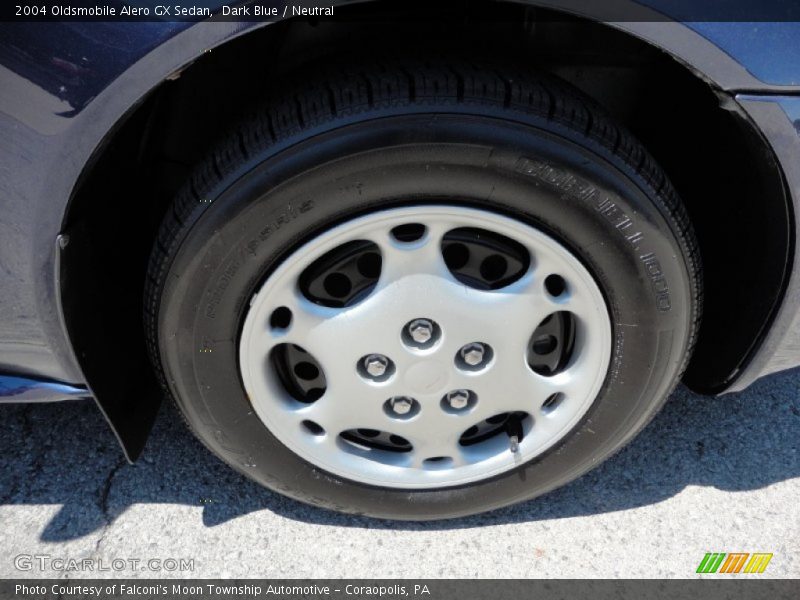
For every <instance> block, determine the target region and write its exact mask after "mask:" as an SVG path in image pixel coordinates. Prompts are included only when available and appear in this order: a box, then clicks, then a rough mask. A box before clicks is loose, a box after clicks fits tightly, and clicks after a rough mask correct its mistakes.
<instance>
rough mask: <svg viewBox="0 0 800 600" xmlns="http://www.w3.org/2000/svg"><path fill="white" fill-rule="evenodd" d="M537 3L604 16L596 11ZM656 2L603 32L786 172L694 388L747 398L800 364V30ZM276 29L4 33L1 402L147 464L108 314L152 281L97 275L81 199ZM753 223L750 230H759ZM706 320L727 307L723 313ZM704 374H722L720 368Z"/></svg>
mask: <svg viewBox="0 0 800 600" xmlns="http://www.w3.org/2000/svg"><path fill="white" fill-rule="evenodd" d="M140 4H146V3H140ZM210 4H216V3H210ZM334 4H336V3H334ZM338 4H343V3H338ZM346 4H353V3H346ZM364 4H367V3H364ZM527 4H529V5H531V6H533V5H542V6H545V7H548V8H550V9H552V8H554V7H555V8H556V9H559V10H563V11H565V14H569V15H573V16H575V15H577V16H578V17H580V18H583V19H587V20H589V21H603V20H607V19H606V16H607V15H604V14H603V13H601V12H600V9H599V8H597V9H595V8H593V5H592V4H591V3H574V2H573V3H570V2H538V1H537V0H532V1H531V2H528V3H527ZM645 4H646V5H647V6H644V5H642V8H643V9H645V10H651V9H653V10H656V11H658V12H659V13H661V14H662V15H666V17H668V18H666V19H665V18H661V19H657V20H656V19H654V20H646V19H644V18H631V19H627V20H620V21H618V22H616V23H615V24H613V25H608V27H611V28H613V29H616V30H617V31H618V32H621V33H622V34H624V35H626V36H630V37H632V38H635V39H636V40H637V43H644V44H646V45H648V46H651V47H653V48H655V49H657V50H659V51H663V52H665V53H666V54H668V55H670V56H672V57H673V58H674V59H675V60H676V61H677V62H678V63H679V64H680V65H681V67H682V68H685V69H686V70H687V71H688V72H689V73H691V75H692V76H693V77H695V78H696V79H697V80H698V81H700V82H702V83H703V85H706V86H708V87H709V88H711V90H713V92H714V94H716V95H717V97H718V99H719V102H720V105H721V106H723V107H724V108H725V109H726V110H729V111H732V112H735V113H736V114H737V115H738V116H739V117H740V118H741V119H742V120H743V121H746V122H747V124H748V127H749V128H750V130H751V131H752V133H753V136H754V139H758V140H760V142H759V143H761V144H763V149H760V150H759V152H762V153H763V154H764V155H765V156H766V155H767V154H768V155H769V156H768V157H767V158H765V160H767V159H768V160H769V161H771V163H772V164H773V165H774V166H775V173H776V174H777V176H776V177H775V181H773V182H772V185H773V186H774V188H775V189H778V188H780V190H781V193H780V194H774V195H773V196H774V197H773V198H772V201H771V204H770V206H771V208H770V210H771V211H773V212H774V213H775V214H777V215H779V218H773V217H772V216H770V217H769V218H770V220H772V221H773V222H774V224H775V230H769V231H766V232H759V233H758V235H763V236H764V238H765V239H764V242H763V243H764V245H765V246H766V245H768V244H770V243H774V249H773V251H771V252H772V254H770V257H771V258H770V265H771V269H770V272H771V273H773V275H771V279H770V282H769V284H765V283H759V281H758V280H757V276H756V274H753V275H752V277H753V278H754V279H751V274H748V273H741V274H740V279H739V281H737V282H736V284H735V285H734V286H733V288H736V286H738V287H739V288H740V289H742V290H747V289H748V288H750V287H751V286H755V285H760V286H763V287H765V289H764V300H763V302H760V303H752V304H748V305H745V304H743V305H742V315H741V317H742V322H745V321H746V322H747V323H748V326H747V327H743V328H742V329H737V325H736V323H737V321H736V320H733V321H731V323H730V329H731V330H732V331H735V332H736V337H735V338H732V340H733V341H730V340H727V339H717V340H714V339H713V337H714V336H713V335H712V334H711V333H709V332H706V333H707V335H708V336H709V339H708V341H707V342H706V346H707V347H708V348H712V349H713V348H714V344H715V343H716V344H717V345H718V346H719V347H720V353H721V355H722V354H725V351H726V350H727V354H725V356H724V358H720V361H721V362H724V365H721V366H719V369H721V370H723V369H724V371H725V373H724V374H723V375H721V376H719V377H716V378H714V380H713V381H703V380H702V377H695V380H696V382H695V383H696V385H694V386H693V387H696V388H697V389H701V390H704V391H709V392H713V393H723V392H730V391H736V390H741V389H743V388H744V387H746V386H747V385H749V384H750V383H752V382H753V381H755V380H756V379H757V378H759V377H762V376H764V375H767V374H769V373H773V372H776V371H779V370H783V369H787V368H791V367H794V366H797V365H800V260H798V258H800V255H799V254H798V252H800V247H799V246H798V243H797V241H798V240H797V231H798V221H797V220H798V218H800V217H799V216H798V215H800V23H798V22H795V21H792V20H790V19H791V18H792V17H793V15H792V14H789V13H785V14H784V13H783V12H781V11H782V10H784V7H783V3H779V2H775V3H772V4H774V5H775V6H771V3H766V5H767V6H766V8H765V7H764V6H763V5H762V7H761V9H762V10H767V9H769V11H772V12H769V11H767V12H766V13H759V14H758V15H755V17H758V16H763V14H766V15H767V16H768V17H770V18H771V19H772V20H770V21H766V20H763V19H761V18H758V19H755V18H754V15H753V14H751V13H750V12H748V11H747V10H745V11H744V12H743V13H742V15H743V16H742V20H739V19H738V17H735V16H734V17H733V18H731V19H727V20H710V19H709V17H710V16H713V15H701V17H703V18H705V19H709V20H706V21H704V22H703V21H697V20H694V21H691V22H688V21H686V18H687V13H686V12H685V11H686V10H689V9H690V8H691V6H690V5H689V4H687V3H674V2H668V1H667V0H663V1H656V0H650V1H649V2H646V3H645ZM734 4H735V3H734ZM359 5H360V4H359ZM279 6H283V5H282V4H280V5H279ZM744 6H745V7H746V6H747V4H746V3H745V4H744ZM790 8H791V7H790ZM636 14H639V13H636ZM648 14H649V13H648ZM734 14H736V13H734ZM672 18H674V19H677V20H675V21H674V20H672ZM751 18H753V19H754V20H747V19H751ZM273 26H275V25H274V24H271V23H267V22H258V21H253V22H232V21H220V22H215V23H203V22H199V23H194V22H189V21H185V22H179V21H142V22H127V23H122V22H77V21H64V22H57V21H53V22H12V21H8V22H4V23H2V24H0V401H11V402H15V401H49V400H65V399H72V398H82V397H92V398H94V399H95V400H96V401H97V402H98V405H99V406H100V408H101V409H102V410H103V411H104V413H105V414H106V416H107V418H108V419H109V421H110V422H111V424H112V426H113V427H114V429H115V431H116V432H117V434H118V436H119V438H120V440H121V442H122V443H123V446H124V447H125V448H126V450H127V453H128V455H129V457H134V456H135V455H136V454H138V452H139V450H140V449H141V446H142V444H143V442H144V439H145V438H146V435H147V431H148V429H149V425H150V423H151V422H152V419H153V416H154V414H155V410H156V408H157V406H158V402H159V398H160V392H159V389H158V386H157V384H156V382H155V380H154V377H153V375H152V372H151V370H150V366H149V364H148V363H147V358H146V353H145V352H144V348H143V346H144V341H143V339H142V338H141V335H140V334H141V331H140V330H139V328H140V327H141V325H140V324H139V323H138V322H136V323H133V322H131V318H130V316H129V315H131V314H134V313H135V310H134V309H131V310H130V311H128V310H127V309H126V310H122V309H120V311H119V319H118V322H115V319H114V318H113V314H114V310H111V309H110V307H111V306H114V305H116V304H119V305H120V306H121V307H122V306H129V305H130V306H134V307H135V306H136V304H137V303H138V302H139V296H137V294H136V290H137V288H140V287H141V282H140V281H139V280H137V281H136V282H135V285H134V284H132V285H131V286H130V287H124V286H123V287H119V286H116V285H112V284H110V285H109V286H108V287H105V286H104V280H105V276H104V275H103V274H99V273H97V272H96V271H93V270H92V269H93V266H92V265H93V264H96V263H95V262H93V261H94V258H93V253H96V252H97V249H96V248H93V247H92V245H91V244H90V243H87V242H86V241H85V240H86V239H87V237H86V231H88V228H89V227H90V226H91V225H90V224H88V222H87V221H86V220H85V219H84V217H85V215H84V214H83V211H84V210H85V209H84V208H83V207H84V206H88V205H84V204H81V203H80V202H78V201H76V197H77V196H78V195H79V193H80V192H81V190H83V188H84V184H85V183H86V182H87V181H88V180H89V179H90V177H91V173H92V171H93V169H94V168H95V167H96V166H97V165H98V164H100V163H101V162H102V161H103V160H104V159H105V157H106V155H107V153H108V152H110V151H111V150H109V149H110V148H112V149H113V145H114V143H115V139H116V136H117V135H118V133H119V132H120V131H121V130H122V128H123V127H124V125H125V124H126V123H128V122H129V120H130V119H131V118H133V116H134V115H135V114H136V111H137V109H138V108H139V107H140V106H142V105H143V103H145V102H147V101H148V100H149V99H151V98H153V97H154V94H156V93H157V91H158V90H159V89H160V88H161V87H162V86H165V85H169V82H171V81H173V80H175V79H176V78H177V77H179V76H180V75H181V73H182V72H183V71H184V70H185V69H187V68H190V65H192V64H193V63H194V62H195V61H197V60H199V59H200V58H201V57H203V56H204V55H206V54H208V53H209V52H211V51H216V50H217V49H221V48H224V47H225V46H226V45H228V44H231V43H233V42H234V41H235V40H237V39H242V38H246V37H248V36H259V35H263V34H264V32H265V31H267V30H269V29H270V28H272V27H273ZM251 60H252V59H251ZM268 83H269V82H266V84H265V85H266V86H267V87H268ZM664 93H665V94H675V95H678V96H679V95H681V93H682V91H681V90H680V89H665V90H664ZM153 126H155V127H163V123H161V124H156V125H153ZM120 176H122V175H120ZM765 193H766V192H765ZM778 195H779V196H780V198H778V197H777V196H778ZM128 201H129V200H126V202H128ZM114 202H115V198H107V199H106V200H105V201H104V204H105V205H106V206H107V208H108V211H109V214H113V213H114V212H115V211H116V208H115V207H114ZM765 205H766V204H765V203H762V201H761V200H760V199H757V198H754V199H753V202H752V204H751V205H750V207H749V208H748V211H753V214H755V213H757V212H758V211H759V210H761V209H762V206H765ZM120 210H122V208H120ZM748 211H744V212H742V214H740V215H739V218H741V219H744V220H747V219H749V218H751V214H749V212H748ZM770 214H772V213H770ZM113 236H114V237H116V238H117V239H118V240H119V243H120V244H122V245H125V244H133V245H135V244H136V243H137V241H136V240H137V237H138V232H137V229H136V228H135V227H131V228H130V229H128V228H125V227H121V228H119V229H117V230H116V231H114V232H113ZM749 243H750V242H749ZM742 251H743V252H747V249H743V250H742ZM731 260H736V257H735V256H731ZM109 277H111V276H110V275H109ZM137 277H139V276H138V274H137V275H136V277H133V276H132V278H133V279H136V278H137ZM114 280H115V281H116V278H114ZM719 296H726V297H725V298H721V297H720V298H719V299H718V300H716V301H717V302H720V303H725V304H727V305H728V306H729V307H730V306H731V305H734V306H733V308H734V309H735V305H736V304H737V302H739V300H738V299H737V297H736V295H735V294H733V295H732V294H731V293H730V292H729V291H728V292H726V293H725V294H720V295H719ZM709 310H710V311H712V312H713V311H715V310H718V308H717V307H716V306H715V305H714V302H713V301H712V302H711V303H710V305H709V304H707V311H709ZM731 312H732V313H733V314H735V312H736V311H735V310H732V311H731ZM95 315H96V318H94V316H95ZM109 315H111V317H109ZM133 320H135V319H133ZM117 328H118V329H117ZM723 329H724V328H723V327H720V330H723ZM731 335H733V334H731ZM706 366H707V368H709V369H712V368H714V367H715V364H714V361H713V360H709V361H708V364H707V365H706Z"/></svg>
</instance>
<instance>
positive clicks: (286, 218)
mask: <svg viewBox="0 0 800 600" xmlns="http://www.w3.org/2000/svg"><path fill="white" fill-rule="evenodd" d="M312 208H314V201H313V200H307V201H305V202H303V203H301V204H299V205H298V206H293V205H291V204H290V205H288V206H287V207H286V209H285V210H284V211H283V212H281V213H280V214H278V216H277V217H275V218H274V219H273V220H272V221H270V222H269V223H268V224H267V225H266V226H265V227H264V228H263V229H262V230H261V231H260V232H259V234H258V238H257V239H255V240H251V241H249V242H248V243H247V244H245V245H244V247H243V249H242V250H241V251H240V252H239V256H237V257H235V258H233V259H231V261H230V262H229V264H228V265H227V266H226V267H225V270H224V271H223V273H222V275H221V276H220V278H219V279H218V280H217V285H216V286H215V287H214V290H213V291H212V292H211V298H210V299H209V301H208V303H207V304H206V310H205V315H206V317H208V318H209V319H213V318H215V317H216V314H217V306H218V305H219V302H220V300H221V299H222V295H223V294H224V293H225V290H226V289H227V288H228V285H229V284H230V281H231V279H233V276H234V275H235V274H236V272H237V271H238V270H239V267H241V266H242V264H243V263H244V261H245V257H244V254H245V252H246V253H247V254H249V255H250V256H255V254H256V249H257V248H258V246H259V244H260V243H261V242H263V241H265V240H266V239H268V238H269V237H270V236H271V235H272V234H273V233H275V232H276V231H278V230H279V229H280V228H281V227H283V226H284V225H286V224H287V223H291V222H292V221H293V220H295V219H296V218H297V217H299V216H300V215H301V214H304V213H307V212H308V211H310V210H311V209H312Z"/></svg>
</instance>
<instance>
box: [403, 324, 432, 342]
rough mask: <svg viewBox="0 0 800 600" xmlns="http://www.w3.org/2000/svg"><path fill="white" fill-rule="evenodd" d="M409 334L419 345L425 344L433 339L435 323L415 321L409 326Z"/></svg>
mask: <svg viewBox="0 0 800 600" xmlns="http://www.w3.org/2000/svg"><path fill="white" fill-rule="evenodd" d="M408 334H409V335H410V336H411V339H412V340H414V341H415V342H417V343H418V344H424V343H425V342H427V341H429V340H430V339H431V338H432V337H433V323H431V322H430V321H429V320H428V319H414V320H413V321H411V323H409V325H408Z"/></svg>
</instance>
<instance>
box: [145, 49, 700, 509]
mask: <svg viewBox="0 0 800 600" xmlns="http://www.w3.org/2000/svg"><path fill="white" fill-rule="evenodd" d="M302 81H303V82H304V83H300V84H296V85H290V86H286V87H284V88H282V89H281V90H279V91H278V92H276V94H275V100H274V101H272V102H268V103H266V105H265V106H264V108H263V110H261V111H260V112H259V114H257V115H255V116H253V117H252V118H250V119H248V120H247V121H246V122H244V123H242V124H241V125H240V126H238V127H237V128H236V129H235V131H233V132H232V134H231V136H230V138H229V139H228V140H227V141H225V142H223V143H221V144H220V145H219V146H218V147H217V148H216V149H215V150H214V151H213V153H211V155H210V157H209V158H208V159H207V160H206V161H205V162H204V163H203V164H201V165H200V166H199V167H198V168H197V170H196V172H195V174H194V176H193V177H192V178H191V181H189V182H188V184H187V185H186V186H185V188H184V189H183V191H182V192H181V193H180V194H179V196H178V197H177V199H176V200H175V203H174V205H173V206H172V208H171V209H170V210H169V211H168V213H167V216H166V218H165V220H164V223H163V225H162V228H161V231H160V233H159V236H158V241H157V243H156V245H155V248H154V249H153V253H152V257H151V262H150V267H149V276H148V282H147V285H146V290H145V306H146V314H145V320H146V328H147V335H148V345H149V351H150V354H151V356H152V359H153V364H154V365H155V368H156V369H157V371H158V373H159V375H160V376H161V379H162V381H163V382H164V385H165V388H166V389H167V390H168V392H169V394H170V395H171V396H172V397H173V398H174V399H175V401H176V402H177V404H178V406H179V407H180V409H181V411H182V413H183V414H184V416H185V418H186V420H187V421H188V423H189V425H190V427H191V428H192V429H193V431H194V432H195V433H196V435H197V436H198V437H199V438H200V439H201V440H202V441H203V442H204V443H205V444H206V445H207V446H208V447H209V448H210V449H211V450H212V451H213V452H215V453H216V454H217V455H218V456H219V457H221V458H222V459H223V460H224V461H226V462H227V463H229V464H230V465H231V466H233V467H234V468H236V469H238V470H239V471H241V472H242V473H245V474H246V475H248V476H249V477H251V478H253V479H254V480H256V481H258V482H260V483H262V484H263V485H266V486H268V487H270V488H272V489H274V490H277V491H279V492H282V493H284V494H287V495H289V496H291V497H293V498H296V499H298V500H301V501H303V502H308V503H310V504H314V505H317V506H321V507H326V508H330V509H335V510H341V511H346V512H351V513H358V514H366V515H372V516H379V517H389V518H397V519H434V518H450V517H457V516H462V515H466V514H472V513H477V512H481V511H486V510H490V509H494V508H498V507H501V506H505V505H508V504H512V503H515V502H519V501H521V500H526V499H529V498H533V497H535V496H537V495H540V494H542V493H544V492H547V491H549V490H552V489H554V488H556V487H559V486H561V485H563V484H565V483H567V482H569V481H571V480H573V479H575V478H576V477H578V476H579V475H581V474H583V473H584V472H586V471H588V470H589V469H591V468H593V467H595V466H597V465H598V464H599V463H600V462H601V461H602V460H604V459H605V458H607V457H608V456H610V455H611V454H612V453H613V452H614V451H616V450H617V449H619V448H620V447H621V446H622V445H624V444H625V443H626V442H628V441H629V440H630V439H631V438H632V437H633V436H634V435H635V434H636V433H637V432H638V431H640V430H641V429H642V427H644V425H645V424H646V423H647V422H648V421H649V420H650V419H651V418H652V416H653V415H654V414H655V412H656V411H657V410H658V409H659V408H660V406H661V405H662V403H663V402H664V401H665V399H666V398H667V396H668V394H669V393H670V391H671V390H672V389H673V388H674V386H675V385H676V382H677V381H678V379H679V377H680V375H681V373H682V371H683V369H684V367H685V365H686V361H687V360H688V358H689V355H690V353H691V349H692V346H693V343H694V339H695V332H696V330H697V325H698V320H699V316H700V305H701V281H700V262H699V258H698V250H697V244H696V241H695V237H694V234H693V232H692V228H691V225H690V223H689V220H688V218H687V215H686V212H685V210H684V208H683V206H682V205H681V203H680V201H679V199H678V198H677V196H676V194H675V192H674V191H673V189H672V187H671V185H670V183H669V181H668V180H667V177H666V176H665V175H664V173H663V172H662V171H661V170H660V169H659V168H658V167H657V165H656V164H655V163H654V161H653V160H652V158H651V157H650V156H649V155H648V153H647V152H646V151H645V150H644V149H643V148H642V146H641V145H640V144H639V143H638V142H637V141H636V140H635V139H633V137H632V136H631V135H630V134H628V133H627V132H625V131H624V130H623V129H622V128H621V127H619V126H617V125H615V124H614V123H613V122H612V121H611V120H610V119H609V118H608V117H607V116H605V115H604V113H603V112H602V110H600V109H599V108H598V107H597V106H595V105H594V104H593V103H592V102H591V101H590V100H589V99H587V98H585V97H584V96H582V95H581V94H580V93H579V92H577V91H576V90H574V89H572V88H570V87H569V86H567V85H566V84H564V83H561V82H558V81H556V80H553V79H550V78H548V77H544V76H541V75H537V74H535V73H530V72H527V71H525V70H522V69H518V70H515V69H513V68H508V67H502V68H498V67H497V66H495V65H474V64H466V63H461V64H456V63H454V62H453V61H448V62H447V63H444V62H441V63H438V64H437V63H430V62H428V63H423V62H415V61H389V62H386V63H383V64H360V65H358V64H356V65H353V66H351V67H349V68H342V67H337V68H335V69H334V68H327V69H322V70H317V71H314V72H313V73H305V74H304V75H303V77H302ZM432 167H433V168H432ZM532 198H535V199H536V201H535V202H533V201H532V200H531V199H532ZM454 199H456V200H457V201H458V203H462V204H467V205H471V206H478V207H482V208H485V209H489V210H493V211H497V212H501V213H504V214H506V215H510V216H513V217H515V218H518V219H521V220H524V221H526V222H529V223H532V224H534V225H536V226H538V227H540V228H542V229H544V230H546V231H547V232H549V233H550V234H551V235H553V236H555V237H557V238H558V239H560V240H561V241H562V242H563V243H564V244H565V245H567V246H568V247H569V248H571V249H572V250H573V252H574V253H575V254H576V255H577V256H579V257H580V258H581V259H582V260H583V262H584V263H585V264H586V265H587V267H588V268H589V269H590V271H591V272H592V273H593V274H594V275H595V277H596V279H597V281H598V283H599V284H600V286H601V289H602V290H603V292H604V294H605V296H606V298H607V301H608V304H609V307H610V311H611V313H612V325H613V339H614V342H613V348H612V360H611V367H610V369H609V372H608V375H607V377H606V381H605V383H604V386H603V389H602V391H601V392H600V394H599V396H598V398H597V400H596V401H595V403H594V404H593V406H592V408H591V409H590V411H589V413H588V414H587V416H586V418H585V419H584V420H583V422H582V423H581V424H579V425H578V426H577V427H576V428H575V429H574V430H573V431H572V432H571V433H570V434H569V435H568V436H566V438H565V439H564V440H563V441H562V442H560V443H559V444H558V445H557V446H556V447H555V448H552V449H551V450H550V451H548V452H546V453H545V454H544V455H541V456H539V457H537V458H535V459H533V460H531V461H529V462H527V463H525V464H523V465H521V466H520V467H518V468H517V469H515V470H512V471H509V472H506V473H504V474H502V475H500V476H497V477H495V478H493V479H490V480H486V481H481V482H477V483H474V484H471V485H468V486H462V487H456V488H444V489H436V490H415V491H412V490H402V489H387V488H377V487H370V486H366V485H361V484H358V483H355V482H352V481H349V480H345V479H342V478H340V477H337V476H334V475H331V474H329V473H326V472H324V471H321V470H320V469H318V468H316V467H314V466H313V465H311V464H309V463H307V462H305V461H304V460H302V459H301V458H299V457H298V456H297V455H295V454H294V453H292V452H291V451H289V450H288V449H287V448H286V447H285V446H283V445H282V444H281V443H280V442H279V441H278V440H277V439H276V438H275V437H274V436H273V435H272V434H271V433H270V432H269V430H268V429H267V428H266V427H265V426H264V425H263V423H262V422H261V421H260V420H259V419H258V417H257V416H256V415H255V413H254V411H253V410H252V407H251V406H250V403H249V401H248V398H247V397H246V395H245V393H244V391H243V388H242V384H241V381H240V376H239V367H238V356H237V354H238V352H237V350H238V336H239V332H240V329H241V325H242V323H243V320H244V316H245V314H246V311H247V307H248V302H249V300H250V298H251V297H252V296H253V294H254V292H255V291H256V290H257V289H258V287H259V286H260V284H261V283H262V282H263V281H264V279H265V278H266V277H267V276H268V274H269V273H270V270H271V269H272V268H274V267H275V265H277V264H278V263H279V262H280V260H281V258H282V257H283V256H285V255H286V254H287V253H288V252H289V251H291V250H292V249H293V248H295V247H297V246H298V245H299V244H300V243H302V242H304V241H306V240H308V239H309V238H310V237H312V236H314V235H315V234H317V233H318V232H320V231H323V230H325V229H326V228H329V227H331V226H332V225H334V224H339V223H342V222H344V221H346V220H347V219H349V218H352V217H354V216H356V215H362V214H364V213H365V212H369V211H372V210H377V209H380V208H386V207H389V206H395V205H408V204H412V205H422V204H424V203H426V202H433V201H436V202H443V201H450V202H453V201H454Z"/></svg>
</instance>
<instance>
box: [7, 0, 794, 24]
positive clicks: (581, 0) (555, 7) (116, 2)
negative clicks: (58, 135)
mask: <svg viewBox="0 0 800 600" xmlns="http://www.w3.org/2000/svg"><path fill="white" fill-rule="evenodd" d="M504 2H506V3H513V4H516V5H528V6H530V8H531V9H532V10H535V11H536V18H537V19H563V18H564V17H565V16H566V17H575V16H578V17H585V18H590V19H593V20H598V21H608V22H613V21H617V22H619V21H647V22H657V21H682V22H723V21H739V22H765V21H772V22H781V21H782V22H787V21H800V2H793V1H786V0H714V1H713V2H703V1H698V0H428V1H421V0H406V1H398V0H371V1H367V0H235V1H231V0H227V1H226V0H63V1H53V0H11V1H10V2H3V3H0V21H3V22H37V21H42V22H47V21H50V22H57V21H74V22H86V21H104V22H142V21H153V22H198V21H249V22H254V21H255V22H258V21H278V20H282V19H288V18H312V19H349V18H353V17H354V16H363V13H365V12H367V13H368V12H369V11H370V10H372V8H371V7H372V6H374V7H375V10H379V11H387V10H388V11H391V10H392V8H402V13H403V17H402V18H405V19H421V20H426V19H429V18H443V17H445V18H454V19H458V18H461V17H463V16H465V15H469V16H483V15H484V14H485V16H487V17H488V18H495V19H496V18H498V17H497V14H496V12H495V11H493V10H491V8H492V7H496V6H497V5H498V4H502V3H504ZM356 5H357V7H356ZM367 6H369V7H370V8H365V7H367ZM500 18H502V17H500Z"/></svg>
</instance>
